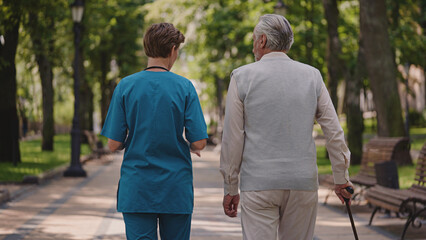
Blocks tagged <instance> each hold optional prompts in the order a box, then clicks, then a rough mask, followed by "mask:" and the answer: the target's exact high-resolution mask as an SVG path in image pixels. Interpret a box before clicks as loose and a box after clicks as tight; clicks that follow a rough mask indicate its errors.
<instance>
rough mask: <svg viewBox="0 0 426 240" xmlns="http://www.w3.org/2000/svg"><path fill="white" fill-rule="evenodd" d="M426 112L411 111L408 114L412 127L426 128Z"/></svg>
mask: <svg viewBox="0 0 426 240" xmlns="http://www.w3.org/2000/svg"><path fill="white" fill-rule="evenodd" d="M425 115H426V110H425V111H423V113H419V112H417V111H415V110H410V111H409V113H408V119H409V121H410V125H411V126H415V127H426V118H425Z"/></svg>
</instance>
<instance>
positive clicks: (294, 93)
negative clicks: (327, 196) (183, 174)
mask: <svg viewBox="0 0 426 240" xmlns="http://www.w3.org/2000/svg"><path fill="white" fill-rule="evenodd" d="M292 43H293V32H292V29H291V27H290V24H289V22H288V21H287V19H285V18H284V17H283V16H280V15H275V14H267V15H264V16H262V17H261V18H260V21H259V23H258V24H257V26H256V27H255V29H254V34H253V53H254V55H255V59H256V62H255V63H251V64H248V65H245V66H242V67H240V68H237V69H235V70H234V71H233V72H232V74H231V82H230V85H229V89H228V96H227V99H226V115H225V124H224V130H223V140H222V152H221V159H220V171H221V173H222V175H223V177H224V185H225V186H224V188H225V196H224V199H223V208H224V211H225V214H226V215H228V216H230V217H235V216H237V208H238V204H239V201H240V195H239V193H238V183H239V179H238V175H240V182H241V183H240V190H241V223H242V229H243V238H244V239H253V240H258V239H262V240H268V239H270V240H276V239H277V234H278V237H279V239H286V240H288V239H294V240H301V239H306V240H307V239H310V240H312V238H313V234H314V227H315V220H316V214H317V203H318V192H317V190H318V170H317V165H316V149H315V142H314V139H313V137H312V130H313V125H314V120H315V119H316V121H317V122H318V123H319V124H320V125H321V127H322V130H323V132H324V134H325V136H326V138H327V150H328V152H329V155H330V160H331V164H332V168H333V176H334V182H335V192H336V194H337V196H338V197H339V198H340V200H341V201H342V203H343V197H346V198H350V197H351V194H350V193H348V192H347V191H346V190H345V188H346V187H347V186H352V184H351V183H350V181H349V175H348V167H349V159H350V152H349V150H348V148H347V146H346V143H345V139H344V135H343V130H342V128H341V126H340V124H339V121H338V118H337V114H336V112H335V110H334V107H333V104H332V102H331V99H330V96H329V94H328V92H327V89H326V87H325V85H324V82H323V80H322V77H321V74H320V72H319V71H318V70H317V69H315V68H313V67H311V66H308V65H306V64H302V63H299V62H297V61H294V60H292V59H290V58H289V57H288V56H287V55H286V53H287V52H288V51H289V50H290V47H291V45H292ZM240 169H241V171H240Z"/></svg>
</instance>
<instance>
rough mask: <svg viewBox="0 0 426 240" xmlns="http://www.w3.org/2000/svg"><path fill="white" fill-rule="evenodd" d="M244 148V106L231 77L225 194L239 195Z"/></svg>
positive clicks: (222, 169) (224, 160)
mask: <svg viewBox="0 0 426 240" xmlns="http://www.w3.org/2000/svg"><path fill="white" fill-rule="evenodd" d="M243 147H244V106H243V102H242V101H241V99H240V98H239V96H238V87H237V83H236V81H235V78H234V77H231V82H230V84H229V89H228V95H227V97H226V110H225V122H224V126H223V136H222V149H221V154H220V172H221V173H222V175H223V179H224V194H225V195H227V194H230V195H231V196H234V195H237V194H238V175H239V173H240V167H241V161H242V155H243Z"/></svg>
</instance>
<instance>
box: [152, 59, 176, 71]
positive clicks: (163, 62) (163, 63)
mask: <svg viewBox="0 0 426 240" xmlns="http://www.w3.org/2000/svg"><path fill="white" fill-rule="evenodd" d="M152 66H159V67H164V68H167V69H169V70H170V68H171V66H170V59H169V58H148V65H147V67H152ZM150 71H153V72H161V71H164V70H162V69H160V68H158V69H156V68H153V69H151V70H150Z"/></svg>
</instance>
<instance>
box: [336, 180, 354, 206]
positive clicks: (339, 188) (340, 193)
mask: <svg viewBox="0 0 426 240" xmlns="http://www.w3.org/2000/svg"><path fill="white" fill-rule="evenodd" d="M349 186H350V187H352V188H353V187H354V185H352V183H351V182H347V183H345V184H335V185H334V192H335V193H336V195H337V197H339V199H340V201H341V202H342V204H344V203H345V200H344V199H343V197H345V198H348V199H349V202H348V204H349V206H350V205H351V198H352V194H350V193H349V192H348V191H347V190H346V189H345V188H346V187H349Z"/></svg>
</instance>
